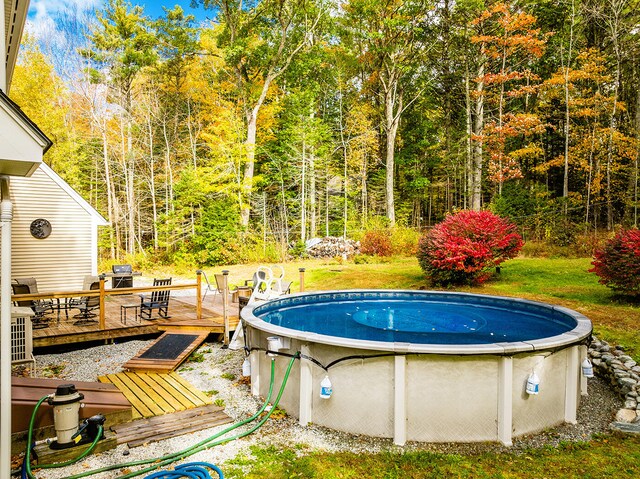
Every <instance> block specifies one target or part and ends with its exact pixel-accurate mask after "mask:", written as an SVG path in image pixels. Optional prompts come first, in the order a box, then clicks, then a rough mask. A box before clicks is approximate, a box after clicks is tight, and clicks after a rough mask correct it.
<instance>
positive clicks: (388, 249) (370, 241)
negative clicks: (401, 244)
mask: <svg viewBox="0 0 640 479" xmlns="http://www.w3.org/2000/svg"><path fill="white" fill-rule="evenodd" d="M360 252H361V253H362V254H368V255H371V256H391V255H392V254H393V246H392V244H391V234H390V232H389V231H387V230H371V231H367V232H366V233H365V234H364V236H363V237H362V239H361V240H360Z"/></svg>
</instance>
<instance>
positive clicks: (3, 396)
mask: <svg viewBox="0 0 640 479" xmlns="http://www.w3.org/2000/svg"><path fill="white" fill-rule="evenodd" d="M2 16H4V15H2ZM2 24H3V25H4V22H2ZM3 30H4V28H3ZM3 37H4V35H3ZM3 43H4V41H3ZM2 62H3V63H4V53H3V58H2ZM0 194H1V195H2V201H0V229H1V232H2V233H1V234H2V240H1V244H0V477H11V222H12V221H13V205H12V204H11V198H10V196H9V179H8V178H7V177H0ZM26 321H30V320H29V319H26Z"/></svg>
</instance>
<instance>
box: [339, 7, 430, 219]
mask: <svg viewBox="0 0 640 479" xmlns="http://www.w3.org/2000/svg"><path fill="white" fill-rule="evenodd" d="M429 8H430V2H429V1H427V0H410V1H405V0H376V1H371V0H351V1H350V2H349V3H348V4H347V5H346V6H345V10H346V15H345V22H346V24H347V25H348V27H347V30H348V31H349V35H348V36H349V37H351V38H352V39H353V42H354V44H355V48H356V49H357V51H358V56H359V60H360V62H361V63H362V64H363V65H364V66H365V68H366V73H367V74H368V76H369V77H368V82H369V87H370V88H371V89H372V91H373V92H374V95H375V96H376V101H378V102H379V104H380V107H381V110H382V113H381V117H382V126H383V130H384V139H385V143H384V148H383V151H384V157H385V168H386V177H385V206H386V208H385V209H386V215H387V218H388V220H389V223H390V224H391V225H393V224H394V223H395V221H396V211H395V200H394V190H395V187H394V185H395V176H394V175H395V153H396V139H397V135H398V127H399V125H400V119H401V117H402V114H403V113H404V112H405V110H406V108H407V106H408V105H410V104H411V103H413V101H415V98H416V96H413V97H412V98H406V96H405V94H406V91H407V85H408V84H409V83H410V82H414V81H416V77H417V76H418V75H420V74H421V73H424V72H423V71H421V69H420V68H419V66H420V62H421V59H423V58H424V55H425V54H426V53H427V52H428V51H429V44H427V43H426V42H425V41H424V37H423V33H424V29H425V27H426V25H427V24H428V22H429V16H428V12H429ZM347 38H348V37H347Z"/></svg>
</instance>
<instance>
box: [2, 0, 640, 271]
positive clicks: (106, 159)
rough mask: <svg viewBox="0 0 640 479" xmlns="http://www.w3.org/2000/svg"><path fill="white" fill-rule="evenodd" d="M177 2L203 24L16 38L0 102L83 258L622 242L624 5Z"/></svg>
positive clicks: (633, 155) (617, 1)
mask: <svg viewBox="0 0 640 479" xmlns="http://www.w3.org/2000/svg"><path fill="white" fill-rule="evenodd" d="M194 2H195V3H197V4H198V5H200V6H201V7H202V6H203V7H205V8H206V9H207V10H208V11H209V12H210V14H211V18H214V19H215V20H213V21H207V22H197V21H196V19H195V18H194V17H193V16H192V15H189V11H188V9H186V11H185V10H183V9H182V8H181V7H179V6H176V7H175V8H173V9H166V8H165V9H164V12H165V13H164V15H163V16H161V17H159V18H148V17H147V16H146V15H145V12H144V10H143V8H142V7H138V6H132V5H131V4H129V3H128V2H126V1H124V0H109V1H108V2H106V4H105V6H104V9H102V10H98V11H96V12H95V14H93V13H92V14H91V15H82V14H80V13H78V12H76V13H77V14H74V13H73V12H69V14H68V15H66V16H65V17H64V18H63V19H62V20H61V22H62V23H61V25H60V27H61V30H60V32H59V33H58V38H53V37H47V36H46V35H41V36H39V37H38V38H37V39H36V38H33V37H28V36H27V38H25V39H24V42H23V46H22V49H21V53H20V60H19V65H18V66H17V67H16V71H15V74H14V79H13V84H12V90H11V97H12V99H13V100H14V101H16V102H17V103H18V104H19V105H20V106H21V107H22V108H23V110H24V111H25V112H26V113H27V114H28V115H29V116H30V117H31V118H32V119H33V120H34V121H35V122H36V123H37V124H38V125H39V126H40V127H41V128H42V129H43V131H44V132H45V133H46V134H47V135H48V136H49V137H50V138H51V139H52V140H53V141H54V147H53V148H52V149H51V150H50V151H49V152H48V153H47V155H46V157H45V161H46V162H47V163H49V164H50V165H51V166H52V167H53V169H54V170H55V171H57V172H58V173H59V174H60V175H61V176H63V177H64V179H65V180H66V181H67V182H69V183H70V184H71V185H72V186H73V187H74V188H75V189H76V190H77V191H79V192H80V193H81V194H82V195H83V196H84V197H85V198H87V199H88V200H89V201H90V203H91V204H92V205H93V206H94V207H95V208H96V209H97V210H98V211H100V212H101V213H103V215H104V216H105V217H106V218H108V220H109V223H110V225H111V226H110V227H109V228H105V229H103V231H102V239H101V249H102V256H103V257H104V258H112V259H114V260H115V259H118V260H120V259H123V258H124V257H125V256H126V257H127V258H128V259H129V261H132V262H137V263H140V262H152V261H153V262H168V263H174V264H183V265H199V266H200V265H209V266H211V265H216V264H230V263H235V262H247V261H259V260H279V259H282V258H283V256H285V255H286V254H287V252H291V251H292V247H294V248H293V250H294V251H296V250H297V251H301V250H302V248H301V247H300V245H301V244H302V242H303V241H305V240H307V239H309V238H313V237H317V236H329V235H334V236H344V237H349V238H355V239H359V238H360V237H362V235H363V234H364V233H365V232H366V231H371V230H376V231H380V230H385V231H386V230H387V229H388V230H389V231H391V230H393V231H395V232H400V234H401V235H405V236H407V235H408V236H411V235H418V234H420V232H421V231H423V230H424V229H426V228H428V227H429V226H431V225H433V224H435V223H436V222H438V221H440V220H442V219H443V218H444V217H445V215H446V214H448V213H450V212H454V211H457V210H461V209H474V210H480V209H491V210H492V211H494V212H496V213H498V214H500V215H503V216H508V217H509V218H511V219H512V220H513V221H514V222H516V223H517V224H518V225H519V227H520V230H521V233H522V235H523V236H524V238H525V239H526V240H539V241H544V242H547V243H548V244H555V245H560V246H563V245H569V244H578V245H581V247H582V248H584V253H586V254H591V248H592V247H593V246H594V245H595V243H596V242H597V240H598V239H599V238H601V236H602V235H603V234H604V235H606V234H607V233H610V232H612V231H613V230H614V229H616V228H618V227H621V226H622V227H631V226H635V227H637V224H638V206H639V205H640V202H639V198H638V166H639V165H638V163H639V160H640V8H638V7H639V6H640V5H639V3H640V1H639V0H536V1H533V0H520V1H503V2H498V1H484V2H483V1H480V0H458V1H454V0H439V1H435V0H433V1H430V0H404V1H403V0H345V1H343V2H338V1H332V0H261V1H256V0H252V1H248V2H247V1H244V2H239V1H237V0H194ZM60 35H62V38H60ZM296 246H297V247H296Z"/></svg>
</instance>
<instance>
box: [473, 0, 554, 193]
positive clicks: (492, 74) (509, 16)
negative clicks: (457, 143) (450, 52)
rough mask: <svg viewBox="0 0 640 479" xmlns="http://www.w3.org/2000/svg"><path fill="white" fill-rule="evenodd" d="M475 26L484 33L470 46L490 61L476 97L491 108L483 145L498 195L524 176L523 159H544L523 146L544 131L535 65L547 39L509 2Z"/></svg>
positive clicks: (496, 6)
mask: <svg viewBox="0 0 640 479" xmlns="http://www.w3.org/2000/svg"><path fill="white" fill-rule="evenodd" d="M473 23H474V25H478V26H481V31H482V33H481V34H479V35H476V36H474V37H472V41H473V42H474V43H477V44H480V45H481V49H482V51H483V52H484V55H485V56H486V60H487V61H486V72H485V73H484V75H483V76H482V77H480V78H478V79H476V82H477V83H478V84H479V85H480V84H481V85H483V90H482V91H479V92H478V94H480V95H483V96H484V98H485V105H487V106H490V107H491V108H492V111H491V112H490V115H491V119H490V120H488V121H485V125H484V128H483V132H482V135H479V136H480V138H479V141H482V143H483V144H484V146H485V150H486V153H487V154H488V156H489V165H488V169H489V178H490V180H491V181H492V182H494V183H495V184H497V186H498V194H500V193H501V192H502V185H503V183H504V182H505V181H506V180H509V179H512V178H519V177H521V176H522V171H521V166H520V163H521V160H522V159H523V158H531V157H535V156H542V149H541V148H540V146H539V145H538V144H535V143H532V142H529V143H525V141H526V139H527V138H529V137H531V136H533V135H536V134H540V133H542V132H543V131H544V125H543V124H542V123H541V121H540V120H539V118H537V116H536V115H535V114H533V113H532V112H531V108H530V105H531V103H532V96H533V95H535V93H536V91H537V83H538V80H539V76H538V75H537V74H535V73H534V71H533V70H532V68H531V66H532V62H533V61H535V60H536V59H538V58H540V57H541V56H542V54H543V53H544V47H545V41H546V40H545V36H544V35H543V34H542V33H541V31H540V29H539V28H535V24H536V19H535V17H533V16H532V15H529V14H527V13H525V12H522V11H515V9H514V8H513V7H512V6H511V5H509V4H507V3H496V4H494V5H492V6H491V7H489V8H488V9H487V10H485V11H484V12H483V13H482V14H481V15H480V16H479V17H478V18H476V19H475V20H474V21H473ZM514 140H520V141H514Z"/></svg>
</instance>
